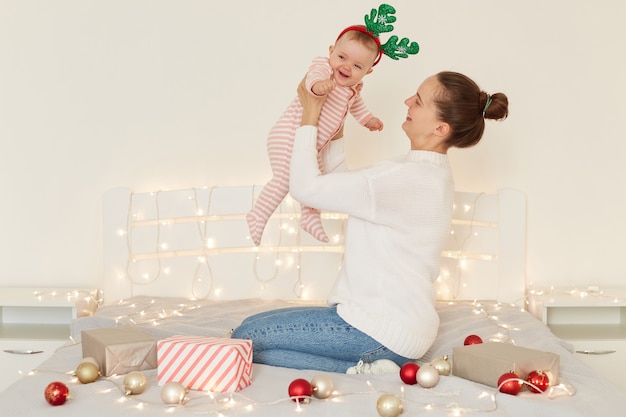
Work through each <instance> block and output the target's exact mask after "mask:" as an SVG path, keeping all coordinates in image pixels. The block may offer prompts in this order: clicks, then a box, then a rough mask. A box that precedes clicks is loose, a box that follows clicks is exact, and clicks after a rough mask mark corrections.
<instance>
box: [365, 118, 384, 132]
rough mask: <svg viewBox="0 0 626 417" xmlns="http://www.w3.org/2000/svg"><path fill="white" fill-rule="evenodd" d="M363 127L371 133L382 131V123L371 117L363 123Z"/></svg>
mask: <svg viewBox="0 0 626 417" xmlns="http://www.w3.org/2000/svg"><path fill="white" fill-rule="evenodd" d="M365 127H366V128H368V129H369V130H370V132H373V131H375V130H378V131H380V130H383V122H382V121H381V120H380V119H379V118H378V117H372V118H371V119H369V120H368V121H367V123H365Z"/></svg>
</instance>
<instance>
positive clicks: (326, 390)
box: [311, 375, 335, 400]
mask: <svg viewBox="0 0 626 417" xmlns="http://www.w3.org/2000/svg"><path fill="white" fill-rule="evenodd" d="M311 386H312V387H313V396H314V397H315V398H319V399H320V400H323V399H326V398H328V397H330V396H331V395H333V390H334V389H335V386H334V385H333V380H332V379H330V377H329V376H328V375H317V376H315V377H314V378H313V379H312V380H311Z"/></svg>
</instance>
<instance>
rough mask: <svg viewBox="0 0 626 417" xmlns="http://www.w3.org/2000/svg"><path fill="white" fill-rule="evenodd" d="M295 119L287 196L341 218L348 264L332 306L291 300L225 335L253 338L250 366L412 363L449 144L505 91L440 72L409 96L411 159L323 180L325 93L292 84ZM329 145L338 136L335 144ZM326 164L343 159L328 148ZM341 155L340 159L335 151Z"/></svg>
mask: <svg viewBox="0 0 626 417" xmlns="http://www.w3.org/2000/svg"><path fill="white" fill-rule="evenodd" d="M298 95H299V97H300V100H302V105H303V115H302V122H301V126H300V127H299V128H298V129H297V132H296V138H295V143H294V148H293V154H292V160H291V171H290V175H291V177H290V192H291V194H292V195H293V197H294V198H295V199H296V200H298V201H299V202H301V203H302V204H305V205H309V206H311V207H319V208H320V209H322V210H328V211H337V212H343V213H347V214H348V215H349V218H348V224H347V228H346V236H345V252H344V263H343V267H342V269H341V273H340V276H339V277H338V279H337V282H336V284H335V287H334V288H333V290H332V291H331V294H330V295H329V297H328V307H326V306H324V307H309V306H307V307H294V308H287V309H281V310H274V311H269V312H265V313H261V314H258V315H255V316H252V317H249V318H247V319H246V320H244V321H243V323H242V324H241V325H240V326H239V327H238V328H237V329H235V330H234V332H233V334H232V337H234V338H241V339H250V340H252V345H253V349H254V361H255V362H257V363H263V364H268V365H276V366H283V367H289V368H296V369H315V370H321V371H328V372H347V373H372V374H381V373H392V372H397V371H398V369H399V367H400V366H401V365H402V364H404V363H406V362H408V361H413V360H416V359H419V358H420V357H421V356H422V355H424V353H426V351H427V350H428V349H429V348H430V346H431V345H432V343H433V341H434V340H435V337H436V335H437V329H438V326H439V317H438V315H437V311H436V309H435V292H434V288H433V281H434V280H435V279H436V278H437V276H438V274H439V262H440V255H441V249H442V247H443V243H444V241H445V239H446V236H447V234H448V233H449V230H450V222H451V215H452V203H453V197H454V182H453V178H452V174H451V170H450V167H449V163H448V157H447V151H448V149H449V148H451V147H459V148H464V147H469V146H473V145H475V144H477V143H478V142H479V141H480V139H481V137H482V134H483V131H484V126H485V121H484V119H497V120H501V119H504V118H506V117H507V115H508V99H507V97H506V96H505V95H504V94H502V93H497V94H494V95H488V94H487V93H486V92H484V91H481V90H480V88H479V87H478V86H477V85H476V83H474V82H473V81H472V80H470V79H469V78H468V77H466V76H464V75H462V74H458V73H453V72H441V73H439V74H436V75H434V76H431V77H429V78H427V79H426V80H425V81H424V82H423V83H422V84H421V85H420V87H419V89H418V90H417V93H416V94H414V95H413V96H411V97H410V98H408V99H407V100H406V101H405V104H406V105H407V107H408V114H407V117H406V120H405V121H404V123H403V124H402V128H403V130H404V132H405V133H406V135H407V137H408V138H409V140H410V145H411V149H410V150H409V152H408V154H407V155H406V156H405V157H404V158H402V159H398V160H395V161H385V162H380V163H378V164H376V165H374V166H372V167H370V168H366V169H362V170H357V171H348V172H342V173H330V174H326V175H322V174H321V172H320V170H319V165H318V162H317V150H316V147H315V143H316V138H317V121H318V118H319V114H320V111H321V108H322V106H323V102H324V98H316V97H314V96H313V95H312V94H307V93H306V91H305V88H304V87H303V85H302V83H301V84H300V87H299V89H298ZM335 142H337V141H335ZM327 152H328V154H327V155H326V156H325V158H326V161H328V162H329V163H332V161H333V160H334V159H338V158H339V157H340V156H342V154H343V151H342V149H341V143H340V142H337V143H333V145H332V147H330V149H329V150H328V151H327ZM334 154H337V156H333V155H334Z"/></svg>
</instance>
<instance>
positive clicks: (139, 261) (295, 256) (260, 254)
mask: <svg viewBox="0 0 626 417" xmlns="http://www.w3.org/2000/svg"><path fill="white" fill-rule="evenodd" d="M214 188H215V187H212V188H210V189H208V202H207V205H206V207H201V206H200V203H199V198H198V190H197V189H196V188H192V189H188V190H182V192H187V193H189V195H188V196H187V198H186V199H187V201H189V202H190V204H191V211H189V212H190V213H193V215H189V216H176V217H167V218H162V217H161V204H160V201H159V199H160V197H161V196H162V193H161V191H157V192H152V193H149V194H147V195H148V196H149V197H150V199H151V203H150V204H149V205H148V206H146V205H145V198H146V194H139V195H135V194H133V193H131V195H130V202H129V205H128V213H127V224H126V230H118V236H120V237H124V238H126V243H127V248H128V260H127V265H126V276H125V278H126V279H128V280H129V281H130V283H131V295H132V294H133V293H132V288H133V286H134V285H140V286H146V285H150V284H153V283H154V282H155V281H156V280H157V279H159V277H160V276H161V274H162V273H163V274H168V275H169V274H172V270H171V267H169V266H166V267H164V266H163V260H165V259H169V258H183V257H193V258H195V262H196V266H195V269H194V272H193V274H192V277H191V293H192V295H193V298H195V299H203V298H207V297H208V296H209V295H210V294H211V293H212V294H213V295H217V293H218V292H219V290H218V289H216V288H214V277H213V271H212V268H211V262H210V257H211V256H213V255H218V254H219V255H228V254H245V253H250V254H254V256H253V257H252V260H253V265H252V268H253V274H254V277H255V279H256V280H257V281H258V282H259V284H260V287H261V288H265V286H266V285H267V284H268V283H269V282H270V281H273V280H274V279H275V278H276V277H277V276H278V272H279V271H280V270H287V269H289V268H293V269H294V270H295V272H296V281H295V282H294V285H293V292H294V294H295V295H296V296H297V297H298V298H301V297H302V296H303V294H304V289H305V288H306V286H305V285H304V283H303V282H302V269H301V268H300V264H301V261H302V258H301V257H302V254H303V253H307V252H325V253H339V254H342V253H343V246H342V243H343V235H342V234H341V233H340V234H337V235H335V236H334V237H333V239H332V242H331V243H330V244H326V245H320V244H307V245H303V244H302V241H301V235H300V234H301V230H300V227H299V224H298V222H299V214H296V207H295V201H294V200H293V199H291V198H289V197H288V198H286V199H285V203H284V204H281V205H280V206H279V210H278V212H277V213H275V214H274V215H273V216H272V219H273V220H275V221H278V222H279V224H278V227H277V228H276V230H277V232H278V235H277V242H275V243H274V244H270V245H263V246H260V247H256V246H253V245H251V244H249V245H245V246H243V245H239V246H229V247H226V246H225V245H222V246H220V244H219V242H218V241H217V237H216V236H214V235H212V234H211V233H210V232H209V229H208V227H209V225H211V224H216V223H219V222H225V221H239V222H242V223H244V224H245V213H240V214H212V213H211V200H212V197H213V191H214ZM251 191H252V199H251V200H252V201H254V187H251ZM138 198H142V200H141V203H142V204H139V206H140V207H141V208H144V206H145V207H147V209H145V210H141V209H136V208H135V206H136V204H135V203H136V201H135V200H136V199H138ZM283 206H285V208H284V207H283ZM177 210H178V209H177ZM179 211H180V212H184V209H180V210H179ZM149 213H153V215H150V214H149ZM322 218H327V219H332V220H337V221H339V222H340V223H341V228H342V232H343V223H345V219H346V218H347V216H346V215H342V214H337V213H323V214H322ZM188 223H191V224H195V225H196V226H197V230H198V236H199V244H198V245H197V246H196V247H195V248H190V249H187V248H185V249H172V248H171V246H170V245H169V244H168V242H165V241H163V240H162V237H163V233H162V231H163V230H162V229H163V228H165V227H167V228H171V227H173V226H175V225H183V224H188ZM146 227H152V228H153V230H154V242H153V250H151V251H144V252H141V253H135V242H134V237H135V236H134V234H135V233H140V232H141V230H142V229H144V228H146ZM138 230H139V231H138ZM143 234H144V235H145V232H143ZM284 234H285V235H288V236H291V238H292V239H293V238H294V237H295V243H294V244H293V245H289V244H286V245H285V244H283V238H284V236H283V235H284ZM246 241H247V242H249V241H250V238H249V236H247V237H246ZM283 257H285V258H283ZM266 259H268V260H269V261H270V262H269V264H268V263H267V262H265V263H263V262H262V261H263V260H266ZM262 263H263V264H264V265H270V267H271V270H270V271H264V272H265V273H263V272H261V264H262ZM146 265H152V268H150V270H148V271H146V270H145V269H147V266H146ZM140 269H143V270H142V271H141V272H137V271H139V270H140Z"/></svg>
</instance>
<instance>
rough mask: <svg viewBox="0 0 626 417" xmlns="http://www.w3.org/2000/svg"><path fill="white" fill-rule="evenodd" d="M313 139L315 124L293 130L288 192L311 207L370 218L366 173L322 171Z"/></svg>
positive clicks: (314, 136) (368, 186) (369, 195)
mask: <svg viewBox="0 0 626 417" xmlns="http://www.w3.org/2000/svg"><path fill="white" fill-rule="evenodd" d="M316 140H317V128H316V127H315V126H301V127H299V128H298V129H297V130H296V137H295V141H294V147H293V153H292V157H291V170H290V182H289V189H290V193H291V195H292V196H293V197H294V198H295V199H296V200H297V201H299V202H300V203H302V204H305V205H309V206H311V207H316V208H319V209H321V210H329V211H339V212H342V213H347V214H350V215H352V216H356V217H361V218H364V219H368V220H373V215H374V213H373V209H372V204H371V193H370V184H369V181H368V177H367V176H366V175H365V174H364V172H362V171H348V172H334V173H329V174H326V175H322V174H321V172H320V170H319V165H318V162H317V150H316V148H315V144H316Z"/></svg>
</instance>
